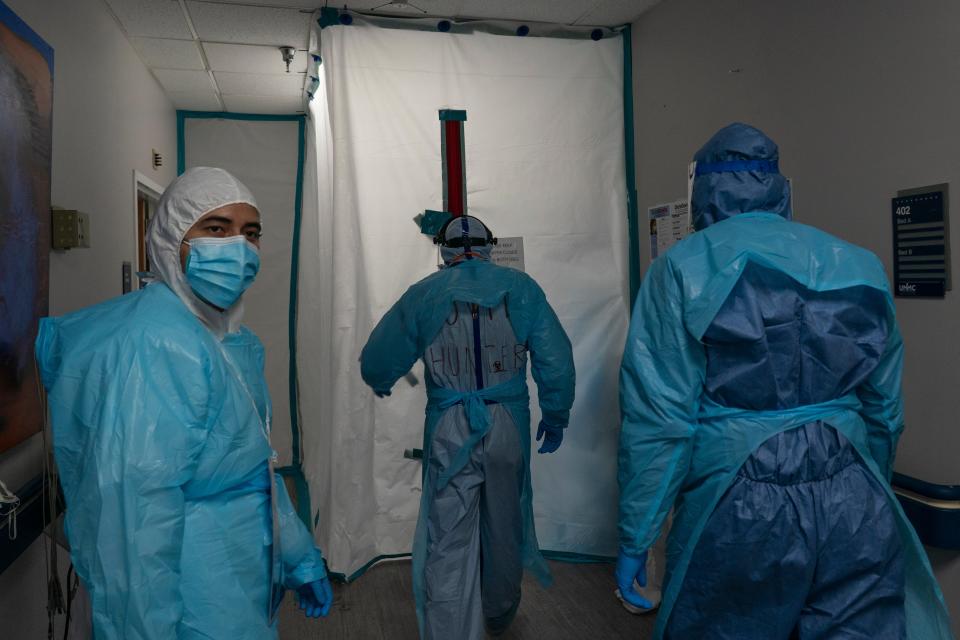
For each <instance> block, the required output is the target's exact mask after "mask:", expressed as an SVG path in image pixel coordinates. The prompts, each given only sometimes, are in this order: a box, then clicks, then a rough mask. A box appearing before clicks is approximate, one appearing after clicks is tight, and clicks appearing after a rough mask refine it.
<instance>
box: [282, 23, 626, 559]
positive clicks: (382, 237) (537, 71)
mask: <svg viewBox="0 0 960 640" xmlns="http://www.w3.org/2000/svg"><path fill="white" fill-rule="evenodd" d="M319 37H320V41H321V42H320V47H319V54H320V55H321V56H322V60H323V64H322V65H321V66H320V69H319V76H320V82H319V86H318V87H317V89H316V91H315V97H314V100H313V101H312V102H311V103H310V121H309V125H308V126H309V128H310V131H309V132H308V136H307V137H308V142H307V167H306V173H307V179H306V181H305V190H306V193H305V195H304V219H303V227H302V229H303V236H302V240H301V252H300V253H301V262H300V271H301V274H302V275H301V283H300V323H299V345H300V346H299V354H298V359H299V362H300V380H301V408H302V413H303V416H304V423H303V439H304V453H305V455H304V458H305V462H304V467H305V472H306V475H307V480H308V483H309V485H310V490H311V496H312V499H313V505H314V515H315V517H316V520H317V523H318V526H317V535H318V540H319V542H320V544H321V545H322V547H323V550H324V554H325V556H326V557H327V558H328V562H329V564H330V568H331V569H332V571H334V572H338V573H342V574H345V575H346V576H352V575H356V573H357V572H359V571H361V570H362V569H363V568H364V567H365V565H367V563H369V562H370V561H371V560H373V559H376V558H378V557H383V556H389V555H392V554H403V553H409V551H410V547H411V541H412V537H413V531H414V526H415V522H416V516H417V509H418V506H419V498H420V462H419V461H416V460H411V459H407V458H404V455H403V453H404V450H405V449H409V448H413V447H420V446H421V439H422V432H423V417H424V413H423V410H424V406H425V403H426V398H425V394H424V391H423V383H422V378H423V370H422V366H421V365H419V364H418V365H417V366H416V368H415V369H414V374H415V375H416V376H417V378H418V379H419V380H420V383H419V384H417V385H416V386H413V385H411V383H410V381H404V380H401V381H400V382H399V383H398V384H397V386H396V387H395V388H394V393H393V395H392V396H391V397H390V398H388V399H385V400H375V399H374V397H373V394H372V393H371V392H370V390H369V389H368V388H366V387H365V385H364V384H363V382H362V380H361V379H360V373H359V363H358V361H357V359H358V357H359V353H360V349H361V348H362V346H363V344H364V342H365V341H366V338H367V336H368V335H369V332H370V330H371V329H372V328H373V326H374V324H375V323H376V322H377V320H379V318H380V317H381V316H382V315H383V313H384V312H386V310H387V309H388V308H389V307H390V306H391V305H392V304H393V303H394V302H395V301H396V300H397V299H398V298H399V296H400V295H401V294H402V293H403V292H404V291H405V290H406V288H407V287H408V286H409V285H411V284H412V283H414V282H416V281H417V280H419V279H420V278H423V277H424V276H426V275H428V274H430V273H431V272H433V271H434V270H435V269H436V268H437V263H438V255H437V250H436V248H435V247H434V246H433V245H432V243H431V242H430V239H429V238H428V237H426V236H424V235H421V234H420V233H419V230H418V228H417V227H416V225H415V224H414V223H413V221H412V219H413V217H414V216H415V215H417V214H418V213H422V212H423V211H424V209H440V208H442V182H441V149H440V123H439V120H438V109H441V108H455V109H466V110H467V114H468V116H467V118H468V119H467V122H466V133H465V146H466V172H467V190H468V211H469V213H471V214H472V215H475V216H478V217H479V218H480V219H481V220H483V221H484V222H485V223H487V224H488V225H489V226H490V228H491V229H493V231H494V233H496V234H498V235H500V236H504V237H511V236H522V237H523V242H524V250H525V260H526V271H527V272H528V273H529V274H530V275H532V276H533V277H534V278H535V279H536V280H537V281H538V282H539V283H540V285H541V286H542V287H543V289H544V290H545V292H546V294H547V297H548V299H549V301H550V303H551V304H552V305H553V307H554V308H555V309H556V311H557V314H558V315H559V317H560V320H561V321H562V322H563V325H564V327H565V329H566V330H567V332H568V334H569V335H570V338H571V340H572V342H573V345H574V350H575V357H576V362H577V374H578V376H577V378H578V379H577V382H578V384H577V402H576V405H575V406H574V410H573V415H572V418H571V423H570V428H569V429H568V431H567V434H566V440H565V442H564V445H563V447H561V449H560V450H559V451H558V452H557V453H556V454H552V455H549V456H537V455H535V456H534V460H533V468H534V471H533V474H534V475H533V477H534V508H535V514H536V524H537V530H538V533H539V536H540V542H541V547H542V548H543V549H549V550H555V551H563V552H571V553H578V554H591V555H614V554H615V553H616V544H617V538H616V520H617V485H616V467H617V437H618V432H619V407H618V399H617V374H618V368H619V364H620V356H621V353H622V349H623V344H624V340H625V334H626V325H627V319H628V292H627V288H628V287H627V244H628V243H627V224H626V211H627V205H626V196H625V186H624V185H625V178H624V146H623V145H624V142H623V96H622V87H623V66H622V65H623V62H622V55H623V50H622V48H621V47H622V44H621V40H620V38H619V37H614V38H610V39H604V40H601V41H599V42H594V41H591V40H589V39H583V40H574V39H553V38H521V37H508V36H501V35H491V34H486V33H472V34H450V33H436V32H435V33H430V32H422V31H410V30H399V29H386V28H377V27H373V26H370V25H364V24H358V23H354V25H352V26H349V27H341V26H336V27H330V28H326V29H323V31H322V32H321V33H320V35H319ZM531 391H533V392H535V385H533V384H532V380H531ZM532 407H533V408H534V415H533V425H536V424H537V422H538V420H539V412H538V411H537V410H536V397H535V395H534V398H533V401H532Z"/></svg>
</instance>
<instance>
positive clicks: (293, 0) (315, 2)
mask: <svg viewBox="0 0 960 640" xmlns="http://www.w3.org/2000/svg"><path fill="white" fill-rule="evenodd" d="M200 1H201V2H205V1H206V2H211V1H212V2H213V3H216V4H247V5H250V4H257V5H261V6H264V7H281V8H287V9H310V10H311V11H312V10H314V9H316V8H318V7H320V6H323V0H200ZM381 4H382V2H381ZM350 5H351V6H353V3H352V2H351V3H350Z"/></svg>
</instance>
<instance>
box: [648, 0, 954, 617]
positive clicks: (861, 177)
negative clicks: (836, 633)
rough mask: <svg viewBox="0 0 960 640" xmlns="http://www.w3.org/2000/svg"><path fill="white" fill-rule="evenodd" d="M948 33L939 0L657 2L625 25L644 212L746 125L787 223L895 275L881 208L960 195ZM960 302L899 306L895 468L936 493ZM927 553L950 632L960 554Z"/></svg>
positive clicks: (942, 468) (948, 426)
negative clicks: (788, 190) (946, 187)
mask: <svg viewBox="0 0 960 640" xmlns="http://www.w3.org/2000/svg"><path fill="white" fill-rule="evenodd" d="M958 22H960V4H958V3H956V2H951V1H948V0H931V1H929V2H922V3H918V2H911V1H909V0H878V1H876V2H843V3H837V2H831V1H827V0H813V1H810V2H802V3H788V2H766V1H764V0H745V1H744V2H737V3H718V2H712V1H711V0H670V1H669V2H663V3H661V4H660V5H658V6H657V7H655V8H654V9H653V10H652V11H650V12H649V13H648V14H645V15H644V16H643V17H641V19H640V20H639V21H637V22H636V23H635V24H634V25H633V54H634V58H633V63H634V78H633V80H634V93H635V96H636V109H635V122H636V141H637V172H636V175H637V184H638V196H639V206H640V210H641V212H643V211H645V208H646V207H649V206H652V205H654V204H658V203H662V202H671V201H673V200H677V199H681V198H683V197H684V194H685V193H686V188H687V187H686V174H685V171H684V170H685V168H686V166H687V163H689V162H690V158H691V157H692V156H693V153H694V152H695V151H696V150H697V148H698V147H699V145H700V144H701V143H702V141H703V140H704V139H706V138H707V137H708V136H709V135H711V133H712V132H713V131H715V130H717V129H718V128H719V127H721V126H724V125H726V124H728V123H730V122H732V121H742V122H748V123H750V124H753V125H756V126H758V127H760V128H761V129H763V130H764V131H765V132H766V133H767V134H769V135H770V136H771V137H772V138H773V139H775V140H777V142H778V144H779V145H780V167H781V170H782V171H783V173H784V175H786V176H788V177H790V178H792V180H793V189H794V217H795V219H796V220H797V221H799V222H802V223H807V224H811V225H813V226H816V227H819V228H821V229H824V230H826V231H828V232H830V233H832V234H835V235H837V236H840V237H841V238H843V239H845V240H848V241H851V242H854V243H856V244H859V245H862V246H864V247H866V248H867V249H869V250H871V251H873V252H874V253H876V254H877V255H878V256H879V257H880V258H881V260H882V261H883V263H884V266H885V267H886V269H887V272H888V273H892V269H893V263H892V258H893V257H892V240H891V228H892V224H891V220H890V215H891V213H890V211H891V210H890V198H891V197H894V196H895V195H896V192H897V190H900V189H907V188H911V187H920V186H925V185H932V184H939V183H951V182H952V183H953V184H952V185H951V188H952V189H956V188H957V186H958V177H960V155H958V154H957V148H956V147H957V142H956V141H957V140H960V119H958V118H957V115H956V114H957V113H960V85H957V83H956V82H955V81H954V80H953V79H955V78H956V75H957V61H958V60H960V40H958V39H957V38H956V36H955V25H956V24H958ZM956 201H957V199H956V198H954V199H953V202H954V204H953V206H952V207H951V209H952V211H951V215H953V216H954V217H955V216H956V215H957V214H958V208H957V205H956V204H955V203H956ZM641 228H643V225H641ZM950 241H951V243H952V244H953V246H958V241H960V225H956V224H955V225H953V226H952V231H951V234H950ZM648 246H649V243H647V242H641V243H640V247H641V250H642V251H643V252H644V255H643V256H642V259H641V264H642V265H648V264H649V254H648V251H649V249H648ZM954 263H956V261H954ZM953 277H954V282H956V281H957V280H956V277H957V273H956V266H954V272H953ZM958 295H960V294H958V293H957V291H952V292H948V293H947V295H946V298H944V299H942V300H923V299H903V298H900V299H897V314H898V320H899V323H900V327H901V330H902V332H903V336H904V343H905V346H906V362H905V374H904V385H903V390H904V403H905V409H906V430H905V432H904V435H903V437H902V439H901V441H900V446H899V450H898V453H897V460H896V471H897V472H899V473H902V474H905V475H908V476H912V477H914V478H919V479H921V480H924V481H926V482H929V483H934V484H938V485H960V466H958V465H957V459H958V453H960V428H958V427H957V424H956V416H957V415H960V394H958V393H957V391H956V386H957V380H958V366H960V365H958V363H960V340H958V339H957V333H958V329H960V297H958ZM928 552H929V554H930V558H931V563H932V564H933V567H934V570H935V572H936V574H937V577H938V579H939V581H940V585H941V587H942V589H943V590H944V595H945V598H946V600H947V604H948V605H949V606H950V607H951V610H952V613H953V625H954V632H955V634H960V622H958V620H960V618H958V615H957V614H958V613H960V555H958V554H957V553H956V552H953V551H946V550H942V549H934V548H930V547H928Z"/></svg>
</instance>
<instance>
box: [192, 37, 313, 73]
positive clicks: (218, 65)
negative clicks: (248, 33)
mask: <svg viewBox="0 0 960 640" xmlns="http://www.w3.org/2000/svg"><path fill="white" fill-rule="evenodd" d="M203 50H204V51H205V52H206V54H207V61H208V62H209V63H210V68H211V69H213V70H214V71H235V72H238V73H241V72H242V73H284V72H285V71H286V70H287V67H286V65H285V64H284V62H283V57H282V56H281V55H280V49H279V48H277V47H262V46H254V45H245V44H219V43H211V42H204V43H203ZM309 57H310V56H308V55H307V52H306V51H297V52H296V54H295V55H294V56H293V62H291V63H290V73H304V72H306V70H307V60H308V58H309Z"/></svg>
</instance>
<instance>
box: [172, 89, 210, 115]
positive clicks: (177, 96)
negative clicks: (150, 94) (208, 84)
mask: <svg viewBox="0 0 960 640" xmlns="http://www.w3.org/2000/svg"><path fill="white" fill-rule="evenodd" d="M167 96H168V97H169V98H170V100H172V101H173V106H175V107H176V108H177V109H184V110H188V111H220V110H221V109H222V108H223V107H221V106H220V101H218V100H217V96H216V94H215V93H214V92H213V91H212V90H210V91H207V92H194V91H189V92H183V91H168V92H167Z"/></svg>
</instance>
